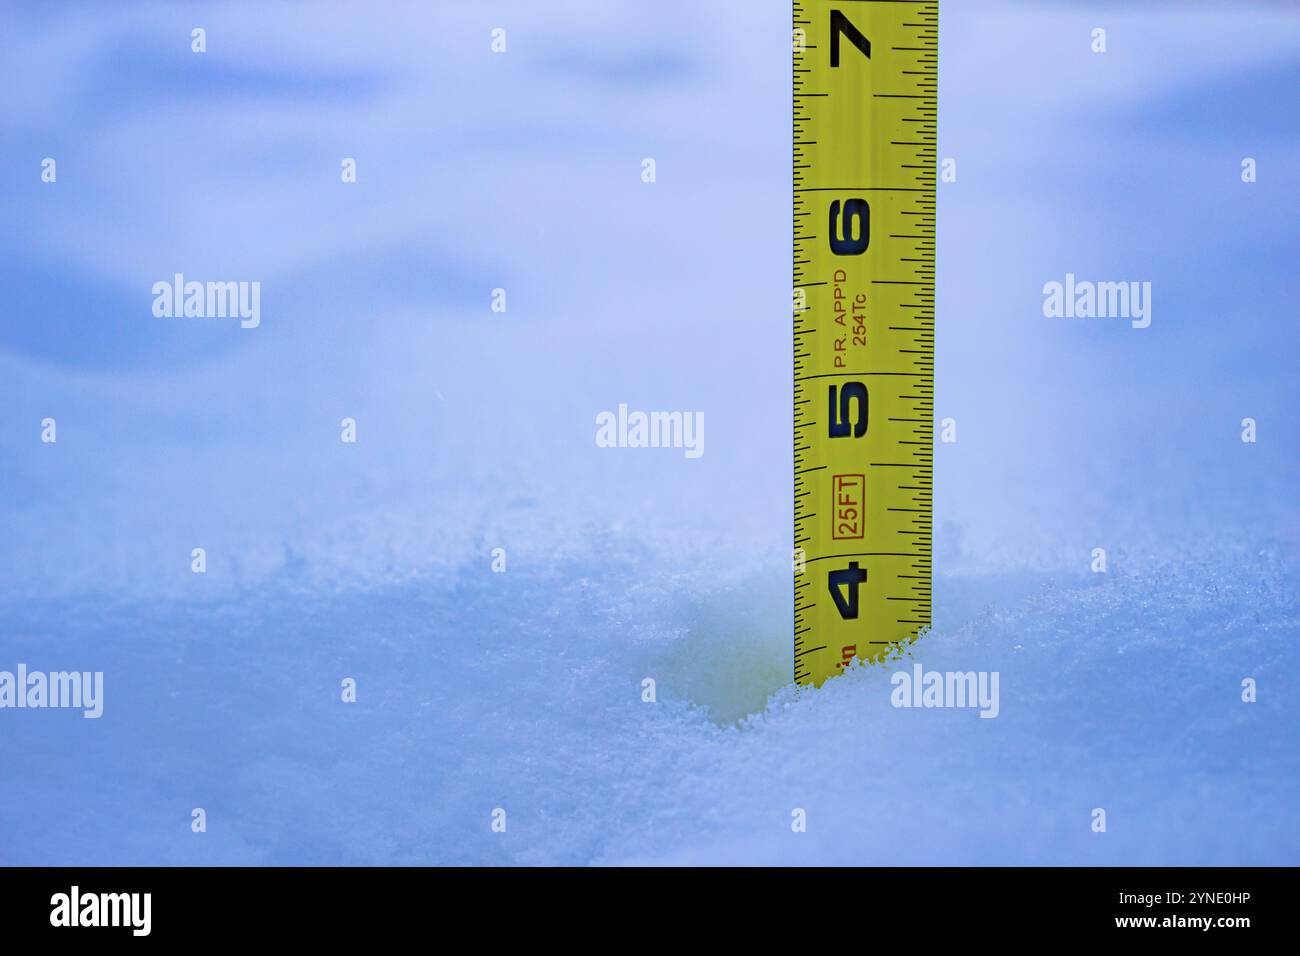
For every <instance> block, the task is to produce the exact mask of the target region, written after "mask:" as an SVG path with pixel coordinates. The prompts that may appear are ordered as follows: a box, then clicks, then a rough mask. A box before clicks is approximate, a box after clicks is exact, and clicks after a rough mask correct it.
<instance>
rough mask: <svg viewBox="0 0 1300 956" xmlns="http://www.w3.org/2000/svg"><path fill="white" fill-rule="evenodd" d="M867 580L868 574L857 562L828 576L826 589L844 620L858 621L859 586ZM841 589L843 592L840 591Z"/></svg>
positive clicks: (852, 562)
mask: <svg viewBox="0 0 1300 956" xmlns="http://www.w3.org/2000/svg"><path fill="white" fill-rule="evenodd" d="M866 580H867V572H866V571H864V570H862V569H861V568H860V567H858V562H856V561H850V562H849V566H848V567H847V568H842V569H840V570H839V571H832V572H831V573H830V574H828V575H826V588H827V590H829V591H830V592H831V597H832V598H833V599H834V600H835V607H836V608H837V609H838V610H839V612H840V617H842V618H844V620H846V621H855V620H857V617H858V585H860V584H864V583H866ZM841 588H843V591H841V590H840V589H841Z"/></svg>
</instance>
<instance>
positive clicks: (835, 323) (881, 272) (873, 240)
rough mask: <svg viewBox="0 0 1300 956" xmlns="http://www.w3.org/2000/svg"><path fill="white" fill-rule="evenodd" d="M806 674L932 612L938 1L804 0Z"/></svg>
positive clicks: (805, 679) (800, 629)
mask: <svg viewBox="0 0 1300 956" xmlns="http://www.w3.org/2000/svg"><path fill="white" fill-rule="evenodd" d="M794 27H795V32H794V285H795V290H794V291H795V296H794V298H795V313H794V491H795V496H794V538H795V583H794V607H795V615H794V621H795V624H794V677H795V680H796V681H798V682H799V683H801V684H821V683H822V682H823V681H824V680H826V678H828V677H830V676H832V675H834V674H836V673H838V672H839V670H840V669H841V668H843V667H846V666H848V664H849V662H850V661H852V659H853V658H854V657H860V658H863V659H876V658H879V657H880V656H882V655H883V654H885V653H887V652H888V651H889V650H890V649H891V648H892V647H895V646H897V645H899V644H901V643H903V642H908V641H913V640H915V639H916V638H917V637H918V636H919V634H920V632H921V630H922V629H923V628H925V627H928V626H929V623H930V552H931V537H930V534H931V493H932V485H933V475H934V445H933V431H932V427H933V420H934V233H935V194H934V188H935V139H936V125H935V121H936V116H937V114H938V59H939V54H938V48H939V4H938V3H937V2H935V0H796V2H795V4H794Z"/></svg>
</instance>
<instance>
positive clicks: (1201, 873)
mask: <svg viewBox="0 0 1300 956" xmlns="http://www.w3.org/2000/svg"><path fill="white" fill-rule="evenodd" d="M1293 877H1294V871H1293V870H1292V869H1287V868H1252V869H1238V868H1213V869H1212V868H1164V869H1147V868H1135V869H1110V868H1107V869H1101V868H1098V869H1058V868H1035V869H1026V868H985V869H975V868H971V869H959V868H951V869H948V868H936V869H780V870H777V869H728V870H721V869H654V870H650V869H613V870H597V869H414V868H412V869H387V868H385V869H343V868H339V869H305V868H267V869H250V868H204V869H199V868H186V869H179V868H177V869H169V868H144V869H116V868H103V869H95V868H81V869H79V868H12V869H0V926H3V933H4V937H5V940H6V942H7V943H11V942H14V941H16V940H19V939H31V938H34V937H40V938H41V941H42V942H58V941H59V937H64V942H69V941H72V942H80V943H94V942H99V941H107V940H109V939H110V938H116V939H118V940H122V941H125V940H130V939H133V938H135V939H158V940H164V941H168V942H189V941H195V942H201V943H205V944H212V943H219V942H224V941H230V942H243V941H252V940H255V941H258V942H262V941H272V942H273V941H275V940H277V939H284V940H286V941H292V942H293V943H295V944H297V945H301V944H303V943H307V942H312V941H316V940H319V941H320V942H321V943H324V944H327V945H337V944H339V943H343V942H348V941H355V942H371V943H373V942H375V941H376V940H382V939H386V938H389V937H392V938H394V939H400V938H402V937H403V936H404V935H406V934H416V933H420V934H424V938H427V934H428V932H429V930H430V928H431V927H436V926H442V927H444V928H445V929H456V932H457V934H459V933H462V932H466V931H468V932H469V933H470V934H471V935H472V936H477V935H479V934H483V933H486V934H488V936H487V937H484V938H485V939H486V938H496V937H497V934H500V933H513V932H523V933H528V932H534V933H540V932H543V931H545V932H546V933H563V934H582V933H583V932H585V929H584V924H590V925H608V923H609V921H610V920H611V919H612V920H614V921H616V922H617V923H621V924H623V925H624V926H625V927H626V929H627V932H629V933H631V934H632V936H631V937H629V938H625V939H622V940H621V941H620V940H616V939H605V940H604V942H605V943H607V944H609V945H610V946H618V947H621V946H622V945H624V944H626V943H629V942H631V941H632V937H637V938H644V939H645V940H647V941H649V940H658V941H659V944H660V945H662V946H667V945H669V944H670V941H671V940H674V939H677V940H680V939H682V938H683V937H680V936H676V935H665V934H673V933H674V931H675V930H678V929H680V930H682V931H683V932H691V931H698V929H699V928H701V926H705V927H709V926H711V927H712V928H713V930H712V931H713V932H721V933H723V934H724V935H725V936H726V937H727V938H728V939H731V940H734V939H736V938H737V937H739V938H742V939H743V938H756V939H757V940H758V941H759V942H760V943H767V944H770V943H771V942H772V941H773V939H774V938H775V936H774V934H777V935H786V934H789V935H792V937H793V938H796V939H800V938H801V939H803V940H804V941H805V942H807V943H816V941H817V940H818V939H819V938H822V936H823V934H824V933H825V932H830V931H834V932H835V934H836V935H840V934H842V933H843V934H848V935H850V936H851V937H854V938H857V939H858V940H860V941H861V942H863V943H868V942H870V941H871V940H873V939H874V940H876V941H879V940H880V939H882V938H884V937H887V936H894V935H895V934H898V933H902V934H904V936H907V935H912V936H915V939H914V942H917V943H921V942H925V943H933V942H936V941H942V940H947V939H952V940H954V941H964V942H966V943H973V942H975V941H982V942H984V943H989V942H995V941H1002V940H1011V941H1015V940H1022V939H1023V940H1035V941H1037V940H1052V939H1063V940H1073V939H1076V938H1082V937H1087V938H1095V937H1097V936H1106V937H1109V938H1113V939H1116V940H1119V939H1122V938H1124V937H1125V936H1130V937H1132V938H1134V939H1139V940H1146V941H1152V940H1161V939H1170V940H1178V941H1179V944H1180V945H1181V944H1182V943H1183V942H1184V941H1186V940H1188V939H1189V938H1191V937H1200V938H1203V939H1206V940H1207V941H1208V940H1213V941H1214V942H1215V943H1216V944H1227V945H1232V944H1233V943H1235V942H1238V941H1245V940H1249V939H1251V938H1252V934H1257V933H1270V931H1271V934H1274V935H1275V934H1278V933H1280V932H1282V931H1284V929H1285V927H1286V925H1287V923H1288V922H1289V921H1290V919H1291V918H1293V916H1294V907H1289V909H1290V910H1291V912H1290V913H1284V908H1287V907H1288V903H1289V891H1288V889H1287V886H1288V884H1290V883H1292V882H1293ZM74 887H75V888H76V889H75V890H74V889H73V888H74ZM145 894H147V896H146V895H145ZM87 924H91V925H87ZM104 924H108V925H104ZM868 931H869V932H870V934H871V935H870V937H864V936H862V935H861V934H862V933H864V932H868ZM916 933H919V934H920V935H919V936H916V935H915V934H916ZM538 939H539V941H540V939H541V937H538ZM445 940H446V942H448V943H451V942H452V937H445ZM594 942H599V941H598V940H597V941H594ZM602 948H603V947H602ZM17 951H18V950H15V952H17Z"/></svg>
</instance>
